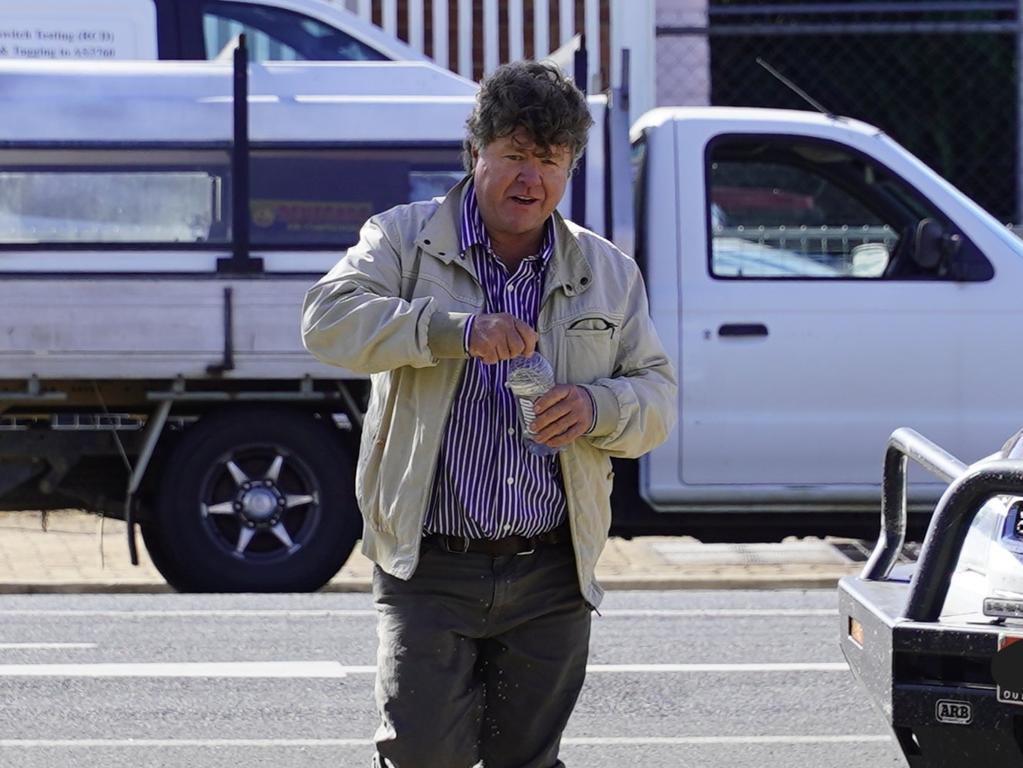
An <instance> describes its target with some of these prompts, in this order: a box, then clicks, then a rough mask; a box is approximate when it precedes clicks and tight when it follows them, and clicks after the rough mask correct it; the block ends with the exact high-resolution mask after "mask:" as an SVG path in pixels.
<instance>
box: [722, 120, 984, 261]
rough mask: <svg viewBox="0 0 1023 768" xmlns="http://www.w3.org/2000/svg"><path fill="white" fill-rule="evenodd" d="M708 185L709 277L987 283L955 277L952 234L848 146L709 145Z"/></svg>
mask: <svg viewBox="0 0 1023 768" xmlns="http://www.w3.org/2000/svg"><path fill="white" fill-rule="evenodd" d="M708 186H709V198H710V199H709V201H708V203H709V205H708V219H709V221H708V227H709V232H710V236H711V243H712V246H711V257H710V269H711V274H713V275H714V276H715V277H723V278H758V279H762V278H853V279H932V280H933V279H954V278H958V279H986V278H977V277H967V278H964V277H963V276H962V275H956V274H954V273H953V269H952V266H953V264H952V261H953V259H952V256H954V252H955V251H956V250H957V249H958V248H959V247H960V246H961V245H962V242H961V238H960V235H959V233H958V232H955V231H953V229H952V227H951V225H950V223H949V222H947V221H946V220H945V218H944V217H943V216H942V214H941V213H940V212H939V211H938V210H937V209H935V208H934V207H933V206H932V205H931V204H930V203H929V202H928V201H926V200H924V199H922V198H921V197H920V196H919V195H918V194H916V193H915V192H914V191H913V190H912V189H910V188H909V187H908V186H907V185H906V184H905V183H904V182H902V181H901V180H900V179H898V178H897V177H895V176H894V175H893V174H891V173H890V172H888V171H887V170H886V169H884V168H881V167H877V166H875V165H873V164H871V163H870V162H869V161H867V160H865V159H864V158H862V157H860V156H858V155H855V154H854V153H852V152H850V151H849V150H848V149H846V148H843V147H837V146H835V145H832V144H826V143H823V142H814V141H809V140H803V141H801V140H798V139H793V138H788V139H777V138H762V137H742V138H735V137H729V138H727V139H722V140H719V141H718V142H716V143H714V144H712V146H711V150H710V155H709V168H708ZM918 233H925V234H927V238H924V237H923V236H922V235H921V234H918ZM925 240H926V242H924V241H925ZM922 243H924V244H922ZM925 251H926V252H925ZM981 258H983V257H981Z"/></svg>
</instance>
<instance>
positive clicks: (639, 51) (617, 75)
mask: <svg viewBox="0 0 1023 768" xmlns="http://www.w3.org/2000/svg"><path fill="white" fill-rule="evenodd" d="M1020 2H1023V0H1020ZM654 30H655V24H654V0H633V2H628V3H627V2H625V0H611V60H610V61H609V62H608V71H609V73H610V77H609V78H608V79H609V81H610V83H609V84H610V86H611V88H612V89H614V88H625V90H627V91H628V93H629V125H632V123H634V122H635V121H636V118H638V117H639V116H640V115H642V114H643V113H644V112H647V111H649V110H651V109H653V108H654V106H655V104H656V94H657V90H656V73H657V67H656V64H655V58H654V51H655V49H656V47H657V38H656V36H655V33H654ZM626 48H628V49H629V72H630V75H629V80H630V81H631V82H628V83H623V82H622V81H621V80H622V50H623V49H626Z"/></svg>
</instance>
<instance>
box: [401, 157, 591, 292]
mask: <svg viewBox="0 0 1023 768" xmlns="http://www.w3.org/2000/svg"><path fill="white" fill-rule="evenodd" d="M471 178H472V177H471V175H468V174H467V175H466V176H465V178H463V179H462V180H461V181H459V182H458V184H456V185H455V186H454V187H452V188H451V190H450V191H449V192H448V193H447V195H445V196H444V198H443V199H442V200H441V202H440V205H439V206H438V208H437V210H436V211H434V213H433V215H432V216H431V217H430V219H429V221H427V222H426V226H425V227H423V230H422V231H421V232H420V233H419V237H417V238H416V247H417V248H420V249H422V251H423V252H424V253H428V254H430V255H431V256H433V257H434V258H436V259H438V260H440V261H442V262H444V263H445V264H451V263H452V262H457V263H459V264H461V266H463V267H464V268H465V269H467V270H468V271H469V272H471V273H473V274H475V272H474V270H473V267H472V260H471V259H466V258H462V254H461V253H460V248H461V243H460V242H459V231H460V226H461V221H462V202H463V199H464V196H465V192H466V187H467V186H468V183H469V180H470V179H471ZM551 216H552V217H553V219H554V253H553V254H551V258H550V261H549V262H548V263H547V275H546V278H545V280H544V283H545V286H544V295H543V300H542V301H543V302H546V300H547V298H548V296H550V294H551V293H552V292H553V291H554V290H555V289H557V288H561V289H562V290H563V291H564V292H565V294H566V295H568V296H573V295H576V294H579V293H583V292H584V291H586V290H588V289H589V287H590V285H592V284H593V271H592V269H591V268H590V262H589V260H588V259H587V258H586V255H585V254H584V253H583V250H582V248H580V247H579V240H578V238H577V237H576V235H575V233H574V232H573V231H572V228H571V227H570V226H569V224H568V222H566V221H565V219H564V218H563V217H562V216H561V214H560V213H558V211H557V210H555V211H554V213H552V214H551Z"/></svg>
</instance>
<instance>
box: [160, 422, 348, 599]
mask: <svg viewBox="0 0 1023 768" xmlns="http://www.w3.org/2000/svg"><path fill="white" fill-rule="evenodd" d="M361 533H362V520H361V517H360V515H359V512H358V509H357V507H356V503H355V494H354V483H353V472H352V464H351V461H350V458H349V456H348V453H347V451H346V450H345V447H344V444H343V443H342V440H341V439H340V435H338V434H336V431H335V430H334V429H333V428H332V427H328V426H326V425H325V424H323V423H322V422H319V421H317V420H316V419H315V418H314V417H312V416H310V415H308V414H305V413H302V412H298V411H289V410H284V409H280V410H277V409H254V408H251V409H250V408H246V409H238V410H234V411H228V412H221V413H219V414H214V415H212V416H208V417H206V418H203V419H201V420H200V421H199V422H198V423H196V424H195V425H193V426H192V427H190V428H189V429H188V430H187V431H186V432H185V433H184V435H182V438H181V441H180V442H179V443H178V445H176V446H175V448H174V450H173V452H172V453H171V454H170V456H169V457H168V459H167V464H166V465H165V469H164V472H163V476H162V478H161V479H160V483H159V493H158V497H157V499H156V501H155V504H154V505H153V509H152V514H151V516H150V518H149V519H148V520H146V521H145V522H143V524H142V535H143V539H144V541H145V542H146V547H147V549H149V550H151V551H152V552H153V554H154V555H157V556H155V557H153V564H154V565H155V566H156V567H157V569H158V570H159V571H160V573H161V574H162V575H163V577H164V578H165V579H167V583H168V584H170V585H171V586H172V587H173V588H174V589H176V590H178V591H181V592H307V591H312V590H316V589H319V588H320V587H322V586H323V585H324V584H326V583H327V582H328V581H329V580H330V579H331V577H332V576H333V575H334V574H336V573H337V571H338V569H340V568H341V566H342V565H343V564H344V562H345V560H346V559H347V558H348V556H349V555H350V554H351V551H352V548H353V547H354V546H355V542H356V541H357V540H358V538H359V536H360V534H361Z"/></svg>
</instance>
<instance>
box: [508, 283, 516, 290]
mask: <svg viewBox="0 0 1023 768" xmlns="http://www.w3.org/2000/svg"><path fill="white" fill-rule="evenodd" d="M508 290H509V291H514V290H515V286H514V285H511V284H510V283H509V285H508Z"/></svg>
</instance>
